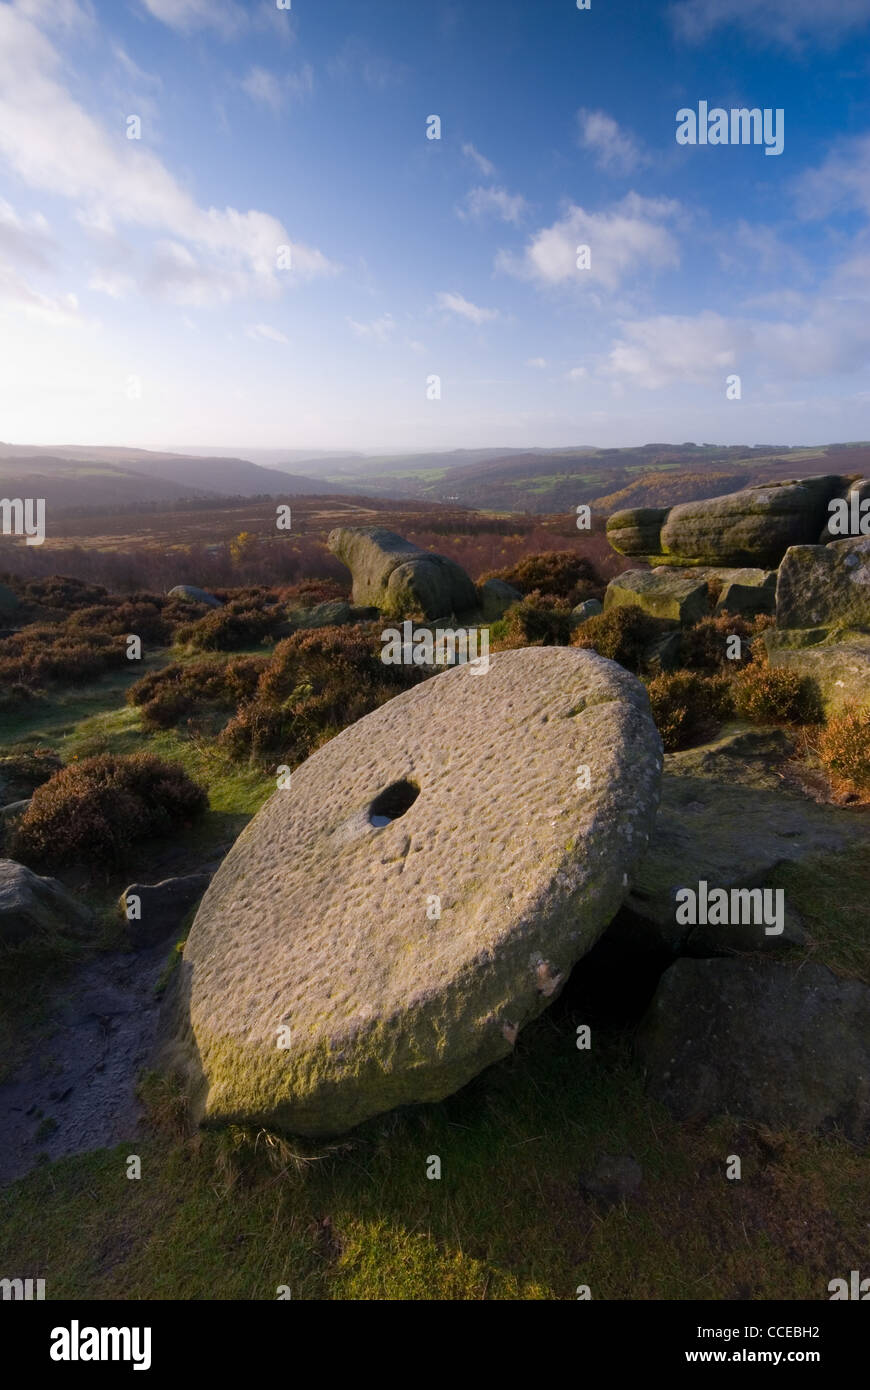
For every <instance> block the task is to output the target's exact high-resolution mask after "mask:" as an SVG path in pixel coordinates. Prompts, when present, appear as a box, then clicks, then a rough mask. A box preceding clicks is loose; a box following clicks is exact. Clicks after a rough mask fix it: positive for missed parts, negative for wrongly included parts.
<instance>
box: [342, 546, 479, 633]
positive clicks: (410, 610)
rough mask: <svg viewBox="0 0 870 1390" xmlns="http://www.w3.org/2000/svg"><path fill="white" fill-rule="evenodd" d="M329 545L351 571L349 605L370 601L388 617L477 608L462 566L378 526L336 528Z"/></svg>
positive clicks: (457, 613)
mask: <svg viewBox="0 0 870 1390" xmlns="http://www.w3.org/2000/svg"><path fill="white" fill-rule="evenodd" d="M328 545H329V549H330V550H331V551H332V552H333V554H334V555H337V556H338V558H339V559H340V560H341V561H342V562H343V563H344V564H345V565H347V567H348V569H349V570H350V572H351V574H352V575H353V600H354V603H357V604H362V605H374V607H376V608H377V609H379V610H380V612H381V613H383V614H384V615H385V616H387V617H391V618H404V617H411V616H413V615H414V614H417V613H422V615H423V617H424V618H428V619H432V618H446V617H449V616H450V615H451V614H452V615H455V616H458V617H461V616H462V615H464V614H468V613H474V612H475V611H476V610H477V608H478V606H479V605H478V596H477V590H476V589H475V587H474V584H473V583H472V582H471V580H470V579H469V577H468V575H467V574H466V573H465V570H464V569H463V568H462V567H461V565H457V564H456V562H455V560H448V559H447V557H446V556H445V555H436V554H434V553H433V552H431V551H429V550H421V548H420V547H419V546H417V545H414V544H413V542H412V541H407V540H405V539H404V537H402V536H397V535H396V534H395V532H394V531H388V530H386V529H385V527H383V526H361V527H347V526H341V527H338V528H337V529H336V530H335V531H332V532H330V535H329V541H328Z"/></svg>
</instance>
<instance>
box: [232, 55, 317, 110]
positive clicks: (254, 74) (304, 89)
mask: <svg viewBox="0 0 870 1390" xmlns="http://www.w3.org/2000/svg"><path fill="white" fill-rule="evenodd" d="M241 85H242V88H243V90H244V91H245V92H247V94H248V96H249V97H250V98H251V100H252V101H256V102H259V103H260V104H261V105H263V106H268V107H269V108H270V109H271V110H272V111H274V112H276V113H277V112H279V111H281V110H282V109H283V107H284V106H285V105H286V103H287V101H288V99H289V98H291V97H304V96H307V94H308V93H309V92H312V91H313V90H314V69H313V68H312V66H311V64H310V63H306V64H305V65H304V66H303V67H302V68H300V69H299V71H298V72H288V73H285V74H284V75H283V76H282V77H276V76H275V74H274V73H273V72H269V71H268V69H267V68H258V67H253V68H251V70H250V72H249V73H248V74H247V76H246V77H245V78H244V79H243V80H242V84H241Z"/></svg>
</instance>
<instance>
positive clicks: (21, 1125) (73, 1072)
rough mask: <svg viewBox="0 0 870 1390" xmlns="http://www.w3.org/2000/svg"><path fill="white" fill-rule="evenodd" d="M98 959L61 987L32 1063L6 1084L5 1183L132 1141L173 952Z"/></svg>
mask: <svg viewBox="0 0 870 1390" xmlns="http://www.w3.org/2000/svg"><path fill="white" fill-rule="evenodd" d="M169 944H170V943H167V942H165V941H164V942H161V943H160V944H159V945H157V946H153V947H151V948H149V949H148V950H145V951H136V952H126V951H114V952H112V953H111V954H106V955H101V956H97V957H96V958H95V959H94V960H92V961H89V962H88V963H87V964H86V965H84V966H83V967H82V968H81V969H79V970H77V971H75V972H74V973H72V974H70V975H69V976H68V977H67V978H66V979H65V980H64V981H63V983H62V984H61V985H60V986H58V987H57V989H56V991H55V992H54V995H53V997H52V1001H51V1004H50V1006H49V1010H48V1027H47V1028H46V1027H43V1028H41V1029H40V1032H39V1036H38V1038H36V1039H35V1040H34V1045H33V1049H32V1051H31V1053H30V1055H29V1056H28V1058H27V1060H26V1061H25V1062H24V1063H23V1064H22V1065H21V1066H19V1067H18V1068H17V1069H16V1070H15V1072H14V1073H13V1075H12V1076H11V1077H10V1078H9V1079H8V1080H7V1081H6V1082H5V1083H4V1084H3V1085H0V1185H3V1184H6V1183H9V1182H13V1181H14V1180H15V1179H16V1178H20V1177H23V1175H24V1174H25V1173H28V1172H30V1170H31V1169H32V1168H34V1167H35V1166H36V1164H37V1163H38V1162H40V1161H44V1159H42V1157H41V1156H42V1155H45V1156H46V1157H47V1158H49V1159H52V1160H54V1159H57V1158H62V1157H64V1156H65V1155H67V1154H73V1153H82V1152H84V1151H85V1150H88V1149H99V1148H106V1147H110V1146H111V1145H113V1144H116V1143H119V1142H120V1141H121V1140H122V1139H126V1138H130V1139H132V1138H133V1136H134V1135H135V1133H136V1131H137V1128H138V1125H139V1122H140V1119H141V1113H142V1107H141V1105H140V1104H139V1102H138V1100H137V1098H136V1082H137V1079H138V1075H139V1073H140V1071H141V1069H142V1067H143V1066H144V1065H145V1063H146V1062H147V1059H148V1055H149V1053H150V1051H151V1048H152V1047H153V1044H154V1039H155V1035H156V1030H157V1019H158V1015H159V1012H160V999H159V997H158V996H157V995H156V994H155V992H154V986H155V984H156V983H157V981H158V979H159V978H160V975H161V972H162V970H163V967H164V965H165V963H166V959H167V956H168V953H169Z"/></svg>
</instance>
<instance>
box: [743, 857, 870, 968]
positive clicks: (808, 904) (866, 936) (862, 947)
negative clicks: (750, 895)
mask: <svg viewBox="0 0 870 1390" xmlns="http://www.w3.org/2000/svg"><path fill="white" fill-rule="evenodd" d="M768 886H770V887H772V888H782V889H784V891H785V900H786V902H788V903H793V904H794V905H795V907H796V908H797V910H798V912H799V913H800V916H801V918H802V920H803V922H804V925H805V927H806V930H807V934H808V936H809V937H810V939H811V942H812V945H811V946H810V947H808V948H803V947H801V948H800V951H795V952H794V955H795V958H799V957H800V955H801V954H802V955H803V956H804V958H805V959H814V960H817V961H819V962H820V963H821V964H823V965H826V966H827V967H828V969H829V970H833V971H834V972H835V974H840V975H852V976H855V977H856V978H857V979H859V980H863V981H864V984H866V985H870V930H868V929H867V926H866V923H867V902H868V898H870V848H867V847H865V848H863V849H862V850H861V851H860V852H859V851H858V850H855V849H853V850H852V851H851V852H848V853H843V854H828V855H817V856H814V857H812V858H809V859H805V860H802V861H800V862H797V863H790V864H781V865H779V867H778V868H777V869H775V870H774V872H773V874H771V876H770V879H769V883H768ZM862 924H863V929H862Z"/></svg>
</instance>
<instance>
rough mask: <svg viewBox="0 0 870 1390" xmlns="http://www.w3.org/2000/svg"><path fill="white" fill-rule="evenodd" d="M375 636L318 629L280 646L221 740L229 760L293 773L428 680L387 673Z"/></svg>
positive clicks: (408, 669) (416, 674)
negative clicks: (397, 697)
mask: <svg viewBox="0 0 870 1390" xmlns="http://www.w3.org/2000/svg"><path fill="white" fill-rule="evenodd" d="M380 650H381V649H380V644H379V641H378V629H376V628H373V629H367V628H365V627H364V626H363V625H361V624H357V625H355V626H347V627H325V628H317V629H316V630H315V631H313V632H299V633H295V634H294V635H293V636H292V637H288V638H286V639H285V640H284V641H283V642H279V643H278V645H277V647H276V648H275V653H274V656H273V657H272V660H271V661H270V662H269V664H268V666H267V667H266V669H265V670H264V672H263V674H262V676H261V677H260V680H259V683H258V687H257V693H256V695H255V697H254V699H252V700H250V701H248V703H247V704H244V705H242V707H241V709H240V710H239V712H238V713H237V714H236V716H235V718H233V719H231V720H230V722H229V724H227V726H226V728H225V729H224V730H223V732H222V733H221V735H220V738H219V740H218V741H219V743H220V744H221V746H222V747H223V748H225V749H226V750H227V751H228V752H229V753H230V755H231V756H232V757H234V758H237V759H249V760H251V761H253V762H256V763H261V764H263V765H268V764H269V763H270V762H271V763H273V764H274V762H275V761H279V762H284V763H287V764H288V765H294V764H296V763H297V762H301V761H302V760H303V759H304V758H306V757H308V755H309V754H310V753H312V752H314V750H315V749H316V748H318V747H320V745H321V744H322V743H324V742H326V740H327V739H328V738H331V737H332V736H333V735H334V734H336V733H338V732H339V731H340V730H341V729H343V728H346V727H347V725H348V724H352V723H354V722H355V721H356V720H357V719H361V718H362V716H363V715H365V714H369V713H370V712H371V711H372V710H373V709H376V708H377V707H378V705H381V704H383V703H384V701H385V700H389V699H390V698H391V697H392V696H393V695H396V694H398V693H399V691H400V690H404V689H407V688H408V687H409V686H412V685H416V684H417V683H418V682H419V681H421V680H423V679H425V678H426V673H425V672H424V671H422V670H421V669H420V668H419V667H416V666H405V665H396V666H385V665H384V663H383V662H382V661H381V659H380Z"/></svg>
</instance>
